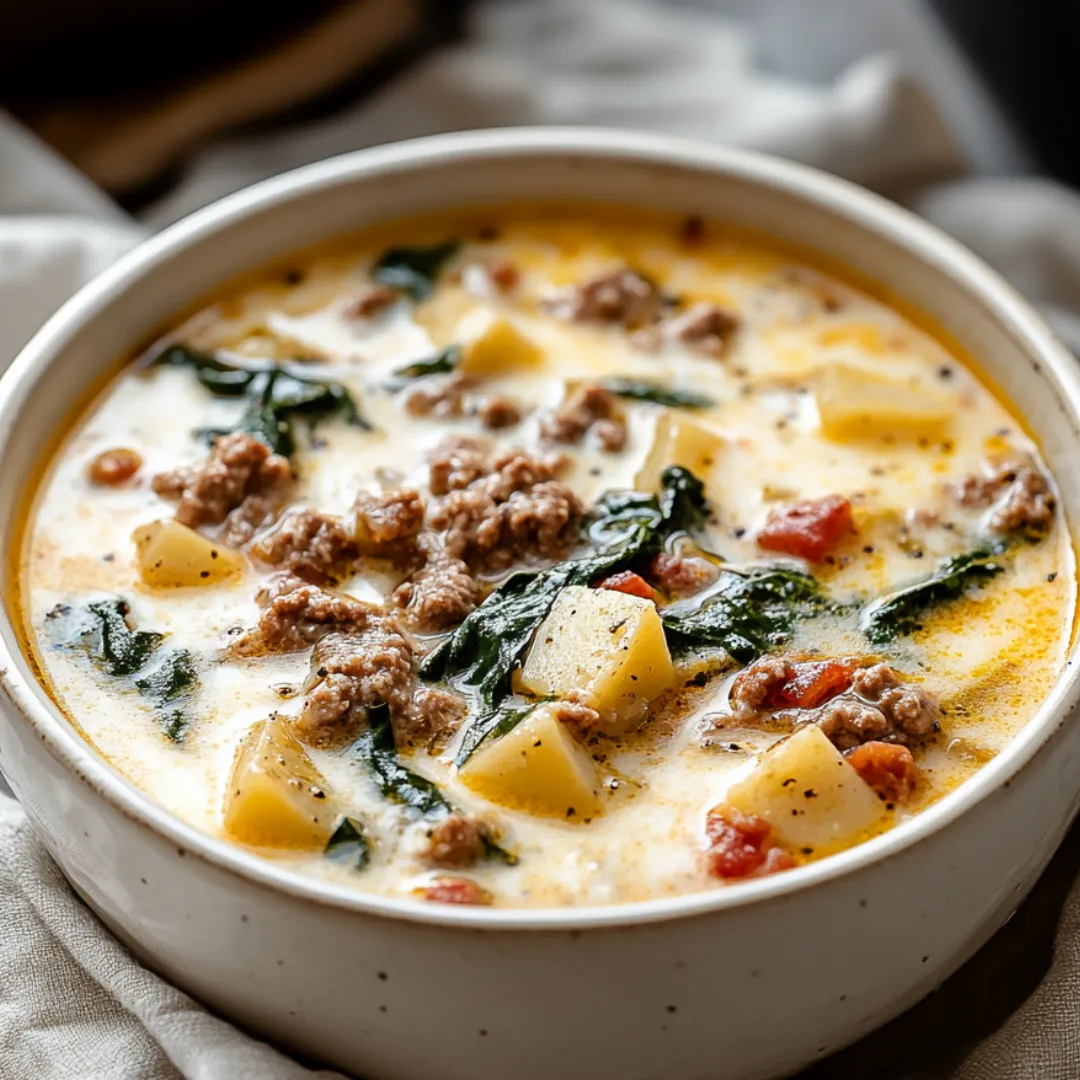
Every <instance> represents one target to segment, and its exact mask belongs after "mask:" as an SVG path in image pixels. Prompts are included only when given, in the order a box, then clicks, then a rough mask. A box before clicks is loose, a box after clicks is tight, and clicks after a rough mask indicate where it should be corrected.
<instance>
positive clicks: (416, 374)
mask: <svg viewBox="0 0 1080 1080" xmlns="http://www.w3.org/2000/svg"><path fill="white" fill-rule="evenodd" d="M460 363H461V348H460V347H459V346H457V345H449V346H447V347H446V348H445V349H443V351H442V352H441V353H437V354H436V355H435V356H430V357H428V358H427V359H425V360H414V361H413V362H412V363H411V364H406V365H405V366H404V367H400V368H398V369H397V371H395V372H394V376H395V378H398V379H424V378H427V376H428V375H449V374H450V372H451V371H453V370H454V369H455V368H456V367H457V366H458V364H460Z"/></svg>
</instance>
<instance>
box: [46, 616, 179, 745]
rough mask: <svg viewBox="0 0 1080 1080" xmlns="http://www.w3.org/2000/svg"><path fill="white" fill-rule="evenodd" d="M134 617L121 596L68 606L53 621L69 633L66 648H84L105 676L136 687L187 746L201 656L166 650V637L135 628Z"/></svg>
mask: <svg viewBox="0 0 1080 1080" xmlns="http://www.w3.org/2000/svg"><path fill="white" fill-rule="evenodd" d="M130 614H131V608H130V606H129V604H128V602H127V601H126V600H122V599H120V598H119V597H115V598H110V599H108V600H94V601H92V602H91V603H89V604H87V605H85V606H84V607H82V608H79V609H73V608H71V607H69V606H66V605H64V606H61V607H59V608H56V609H54V611H52V612H50V613H49V618H50V619H51V620H61V626H62V627H63V632H64V634H65V636H64V637H63V638H62V639H61V641H60V644H61V645H64V646H73V645H74V646H77V647H79V648H82V649H84V650H85V651H86V655H87V656H88V657H89V658H90V660H91V662H92V663H94V664H95V665H96V666H97V667H99V668H100V669H101V670H102V671H103V672H105V674H107V675H110V676H112V677H114V678H117V679H121V680H123V681H124V682H126V683H127V684H128V685H129V686H131V687H134V689H136V690H137V691H138V692H139V693H140V694H141V695H142V696H143V697H144V698H146V700H147V701H148V702H150V704H151V705H152V706H153V707H154V711H155V713H156V715H157V717H158V719H159V720H160V722H161V725H162V728H163V730H164V732H165V734H166V735H168V737H169V738H170V739H172V740H173V741H174V742H181V741H182V740H183V738H184V735H185V733H186V731H187V729H188V727H189V726H190V724H191V715H190V712H189V707H190V703H191V698H192V697H193V695H194V693H195V691H196V689H197V688H198V685H199V675H198V671H197V669H196V664H195V658H194V657H193V656H192V654H191V653H190V652H189V651H188V650H187V649H166V650H162V649H161V645H162V642H164V640H165V635H164V634H161V633H158V632H157V631H154V630H136V629H134V628H132V626H131V625H130V623H129V622H128V619H129V616H130ZM135 676H139V677H138V678H136V677H135Z"/></svg>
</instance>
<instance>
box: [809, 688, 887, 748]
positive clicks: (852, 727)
mask: <svg viewBox="0 0 1080 1080" xmlns="http://www.w3.org/2000/svg"><path fill="white" fill-rule="evenodd" d="M814 711H815V712H816V713H817V715H812V714H808V715H807V720H810V721H812V722H813V723H815V724H817V725H818V727H820V728H821V730H822V731H823V732H825V734H826V735H827V736H828V737H829V741H830V742H831V743H832V744H833V745H834V746H835V747H836V748H837V749H838V750H850V749H851V748H852V747H853V746H860V745H861V744H862V743H865V742H876V741H881V742H884V741H885V740H886V739H890V740H892V741H895V740H894V739H893V738H892V737H893V734H894V732H893V729H892V726H891V725H890V723H889V721H888V719H887V718H886V716H885V714H884V713H883V712H882V711H881V710H880V709H878V708H876V707H875V706H873V705H868V704H867V703H866V702H865V701H859V700H858V698H851V697H838V698H833V700H832V701H830V702H829V703H828V704H827V705H824V706H822V708H821V709H818V710H814ZM792 716H793V717H794V716H795V714H794V713H792Z"/></svg>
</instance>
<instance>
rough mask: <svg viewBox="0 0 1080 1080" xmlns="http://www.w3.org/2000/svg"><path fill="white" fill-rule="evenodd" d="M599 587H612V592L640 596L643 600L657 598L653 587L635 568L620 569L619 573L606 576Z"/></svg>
mask: <svg viewBox="0 0 1080 1080" xmlns="http://www.w3.org/2000/svg"><path fill="white" fill-rule="evenodd" d="M597 588H598V589H611V591H612V592H621V593H626V594H627V595H628V596H640V597H641V599H642V600H655V599H656V591H655V590H654V589H653V587H652V586H651V585H650V584H649V583H648V582H647V581H646V580H645V579H644V578H643V577H642V576H641V575H640V574H635V573H634V571H633V570H620V571H619V573H617V574H612V575H611V577H606V578H604V580H603V581H601V582H600V584H599V585H598V586H597Z"/></svg>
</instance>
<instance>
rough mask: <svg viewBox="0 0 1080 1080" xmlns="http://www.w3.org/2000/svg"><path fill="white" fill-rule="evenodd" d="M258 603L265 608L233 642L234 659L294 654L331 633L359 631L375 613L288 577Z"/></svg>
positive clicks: (272, 585) (265, 592) (271, 587)
mask: <svg viewBox="0 0 1080 1080" xmlns="http://www.w3.org/2000/svg"><path fill="white" fill-rule="evenodd" d="M259 600H260V602H261V603H263V604H265V607H264V609H263V612H262V615H260V616H259V622H258V624H257V625H256V626H255V628H254V629H253V630H249V631H248V632H247V633H245V634H244V635H243V636H242V637H240V638H238V639H237V640H236V641H235V642H233V645H232V647H231V649H230V651H231V653H232V654H233V655H234V656H265V655H266V654H267V653H286V652H297V651H299V650H300V649H305V648H307V647H308V646H309V645H313V644H314V643H315V642H316V641H318V640H319V639H320V638H323V637H325V636H326V635H327V634H329V633H333V632H334V631H341V632H343V633H351V632H353V631H357V630H359V629H361V628H362V627H364V626H366V625H367V623H368V621H369V619H371V618H372V617H373V616H374V615H375V614H376V613H377V611H378V609H377V608H375V607H373V606H372V605H371V604H365V603H362V602H361V601H359V600H354V599H353V598H352V597H350V596H341V595H339V594H338V593H332V592H327V591H326V590H325V589H320V588H319V587H318V586H317V585H310V584H308V583H307V582H306V581H303V580H301V579H300V578H297V577H294V576H293V575H291V574H286V575H283V576H282V577H281V578H280V579H278V580H276V581H272V582H271V583H270V585H269V586H267V588H266V589H264V590H263V592H262V593H261V594H260V596H259Z"/></svg>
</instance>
